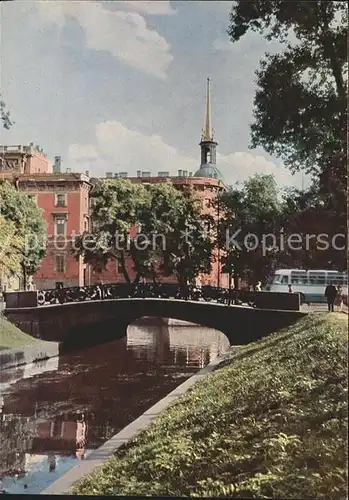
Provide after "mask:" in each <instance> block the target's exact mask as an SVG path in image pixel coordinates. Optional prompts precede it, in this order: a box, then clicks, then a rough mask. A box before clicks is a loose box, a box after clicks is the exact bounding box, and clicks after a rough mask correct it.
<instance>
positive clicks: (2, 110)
mask: <svg viewBox="0 0 349 500" xmlns="http://www.w3.org/2000/svg"><path fill="white" fill-rule="evenodd" d="M0 120H1V121H2V126H3V127H4V128H5V129H7V130H9V129H10V128H11V126H12V125H13V122H12V121H11V118H10V112H9V111H7V109H6V104H5V102H4V101H3V100H2V99H1V94H0Z"/></svg>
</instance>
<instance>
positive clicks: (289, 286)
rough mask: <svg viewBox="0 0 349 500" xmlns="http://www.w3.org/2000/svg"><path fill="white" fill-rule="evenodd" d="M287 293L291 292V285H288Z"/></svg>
mask: <svg viewBox="0 0 349 500" xmlns="http://www.w3.org/2000/svg"><path fill="white" fill-rule="evenodd" d="M288 293H293V289H292V285H288Z"/></svg>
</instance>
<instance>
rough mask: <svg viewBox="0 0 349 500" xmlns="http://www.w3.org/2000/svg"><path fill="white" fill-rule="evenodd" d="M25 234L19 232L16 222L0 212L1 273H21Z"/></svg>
mask: <svg viewBox="0 0 349 500" xmlns="http://www.w3.org/2000/svg"><path fill="white" fill-rule="evenodd" d="M23 245H24V238H23V235H21V234H19V233H18V230H17V228H16V226H15V224H14V222H12V221H10V220H7V219H5V218H4V217H2V216H1V214H0V275H2V274H5V275H7V276H8V275H11V274H19V273H20V271H21V249H22V247H23Z"/></svg>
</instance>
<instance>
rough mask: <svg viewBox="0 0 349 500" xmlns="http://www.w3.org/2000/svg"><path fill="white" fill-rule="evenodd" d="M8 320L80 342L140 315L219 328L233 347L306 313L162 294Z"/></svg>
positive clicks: (27, 311)
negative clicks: (201, 300)
mask: <svg viewBox="0 0 349 500" xmlns="http://www.w3.org/2000/svg"><path fill="white" fill-rule="evenodd" d="M5 315H6V316H7V318H8V319H9V320H10V321H11V322H12V323H14V324H15V325H17V326H18V327H19V328H20V329H21V330H23V331H25V332H26V333H29V334H30V335H32V336H34V337H36V338H40V339H42V340H48V341H55V342H62V343H65V344H69V343H71V342H73V343H74V344H75V343H79V342H80V341H81V342H83V341H84V339H86V338H87V337H89V338H90V340H94V338H95V339H96V341H97V342H98V340H99V339H101V341H103V340H102V338H101V335H102V334H103V327H104V326H105V325H109V327H110V326H111V327H112V328H111V329H110V328H108V329H109V330H110V331H111V332H112V333H111V334H110V335H111V336H110V337H109V338H108V339H104V340H113V339H115V338H117V337H120V336H123V335H126V332H127V326H128V325H129V324H130V323H131V322H133V321H134V320H136V319H139V318H141V317H143V316H150V317H151V316H153V317H163V318H174V319H179V320H184V321H189V322H192V323H197V324H199V325H202V326H207V327H209V328H214V329H216V330H220V331H221V332H223V333H224V334H225V335H226V336H227V337H228V339H229V342H230V344H231V345H233V344H235V345H243V344H247V343H249V342H252V341H254V340H258V339H260V338H262V337H264V336H265V335H268V334H269V333H271V332H274V331H276V330H279V329H281V328H283V327H286V326H289V325H291V324H293V323H294V322H296V321H297V320H298V319H299V318H301V317H302V316H304V313H302V312H300V311H285V310H273V309H257V308H251V307H244V306H227V305H224V304H218V303H207V302H194V301H187V300H173V299H161V298H145V299H142V298H125V299H111V300H92V301H84V302H74V303H67V304H57V305H47V306H41V307H23V308H13V309H6V310H5Z"/></svg>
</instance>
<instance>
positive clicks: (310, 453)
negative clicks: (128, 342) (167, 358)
mask: <svg viewBox="0 0 349 500" xmlns="http://www.w3.org/2000/svg"><path fill="white" fill-rule="evenodd" d="M347 333H348V325H347V316H345V315H344V314H337V313H333V314H311V315H308V316H306V317H305V318H303V319H301V320H300V321H298V322H297V323H296V324H295V325H293V326H292V327H290V328H287V329H284V330H281V331H279V332H277V333H275V334H273V335H271V336H269V337H267V338H265V339H263V340H261V341H258V342H254V343H253V344H249V345H248V346H245V347H242V348H241V350H239V351H238V353H237V354H236V353H235V354H232V356H231V358H230V359H229V360H228V361H226V362H224V363H223V364H222V365H219V366H218V369H216V370H215V371H214V372H213V373H211V374H210V375H208V377H207V378H205V380H203V381H202V382H200V383H198V384H197V385H196V386H194V388H193V389H191V390H190V391H189V392H188V393H187V394H186V395H185V396H183V397H182V398H180V399H179V400H178V402H177V403H176V404H174V405H173V406H172V407H171V408H169V409H168V410H167V411H165V412H164V413H163V415H162V416H161V417H159V418H158V419H157V420H156V421H155V422H154V423H153V424H152V425H151V426H150V427H149V428H148V429H147V430H145V431H143V432H142V433H141V434H140V435H139V436H138V437H137V438H136V439H134V440H133V441H132V442H130V443H129V444H127V445H125V446H124V447H123V448H121V449H119V450H118V452H117V453H116V455H114V456H113V457H112V458H111V459H110V460H108V461H107V462H106V463H105V464H104V465H103V466H102V467H101V468H99V469H97V471H96V472H95V473H94V474H92V475H90V476H87V477H86V478H85V479H83V480H82V481H81V482H80V483H78V484H77V485H76V486H75V487H74V489H73V492H74V493H75V494H80V495H82V494H84V495H138V496H139V495H140V496H143V495H144V496H149V495H159V496H193V497H197V496H229V497H250V498H251V497H252V498H323V499H326V500H330V499H336V500H338V499H342V498H343V499H344V498H346V484H347V481H346V463H347V445H346V440H347Z"/></svg>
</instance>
